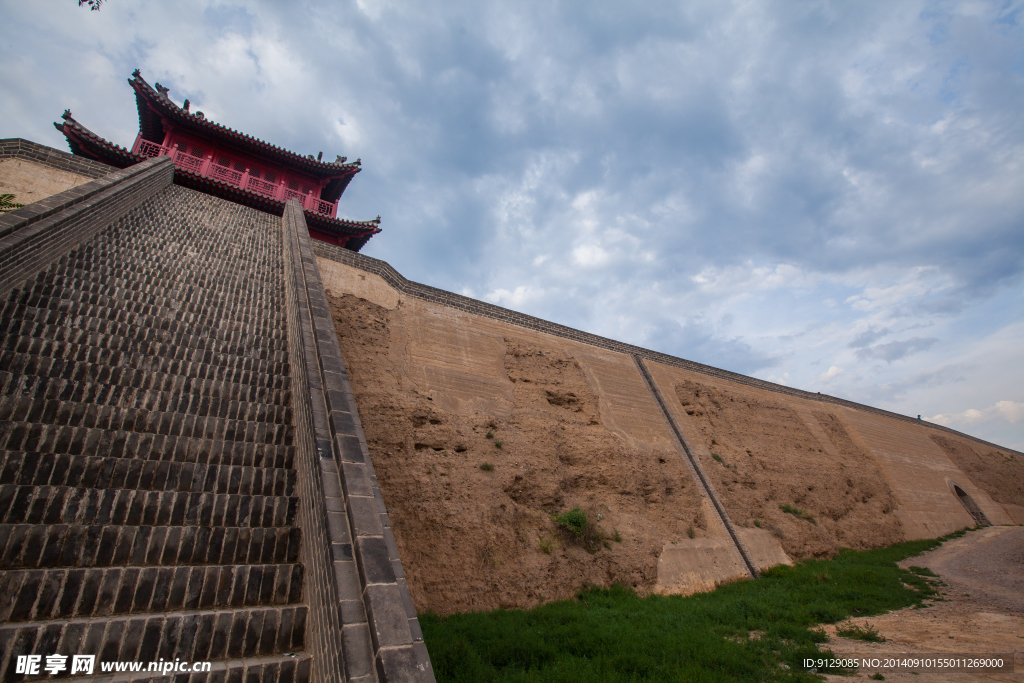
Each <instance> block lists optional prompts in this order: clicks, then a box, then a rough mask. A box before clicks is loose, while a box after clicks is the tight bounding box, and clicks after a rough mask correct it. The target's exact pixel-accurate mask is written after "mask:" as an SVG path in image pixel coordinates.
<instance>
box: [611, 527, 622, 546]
mask: <svg viewBox="0 0 1024 683" xmlns="http://www.w3.org/2000/svg"><path fill="white" fill-rule="evenodd" d="M612 540H613V541H615V542H616V543H622V536H620V535H619V530H618V529H616V530H615V535H614V536H612Z"/></svg>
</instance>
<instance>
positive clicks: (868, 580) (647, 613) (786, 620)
mask: <svg viewBox="0 0 1024 683" xmlns="http://www.w3.org/2000/svg"><path fill="white" fill-rule="evenodd" d="M581 515H582V517H581ZM566 516H569V517H567V518H566V526H568V524H569V523H570V522H572V523H574V524H576V526H577V527H579V525H580V524H581V523H582V520H585V519H586V515H585V513H582V511H580V512H579V513H578V514H577V513H576V511H574V510H570V511H569V512H567V513H564V514H563V515H561V516H560V517H566ZM560 524H561V523H560ZM943 540H944V539H943ZM939 543H940V540H933V541H912V542H908V543H901V544H899V545H895V546H892V547H889V548H882V549H879V550H870V551H864V552H856V551H851V550H843V551H842V552H840V554H839V555H838V556H836V557H835V558H834V559H832V560H811V561H807V562H802V563H800V564H798V565H796V566H794V567H776V568H774V569H770V570H768V571H766V572H764V573H763V574H762V578H760V579H758V580H756V581H739V582H736V583H731V584H728V585H725V586H722V587H720V588H719V589H718V590H716V591H714V592H712V593H703V594H697V595H691V596H687V597H679V596H660V595H652V596H648V597H645V598H640V597H637V595H636V594H635V593H634V592H633V591H632V590H630V589H628V588H623V587H621V586H613V587H611V588H607V589H597V588H595V589H588V590H585V591H582V592H581V593H579V595H578V596H577V597H576V599H574V600H566V601H562V602H555V603H550V604H547V605H543V606H541V607H538V608H536V609H532V610H500V609H499V610H496V611H493V612H478V613H470V614H456V615H451V616H447V617H440V616H437V615H434V614H424V615H421V617H420V623H421V625H422V626H423V632H424V638H425V640H426V644H427V647H428V649H429V650H430V657H431V661H432V662H433V666H434V672H435V674H436V676H437V680H438V681H441V682H447V683H454V682H463V681H465V682H466V683H470V682H474V683H475V682H477V681H493V682H501V683H506V682H508V683H513V682H514V683H527V682H537V683H541V682H552V683H554V682H556V681H557V682H559V683H568V682H571V681H608V682H610V683H618V682H622V683H625V682H626V681H635V682H641V681H649V682H651V683H654V682H658V683H661V682H662V681H706V682H715V681H723V682H724V681H744V682H746V681H749V682H751V683H753V682H754V681H818V680H820V678H818V677H816V676H814V675H812V674H809V673H806V672H805V671H803V670H802V667H801V662H802V659H803V658H804V657H814V656H818V655H819V652H818V644H819V643H822V642H824V641H825V640H826V636H825V634H824V632H822V631H821V630H820V629H818V628H816V626H817V625H818V624H822V623H837V622H840V621H843V620H845V619H848V618H849V617H851V616H855V615H856V616H870V615H876V614H881V613H883V612H886V611H889V610H893V609H900V608H903V607H909V606H912V605H920V604H922V601H923V600H924V599H925V598H929V597H930V596H932V595H933V594H934V593H935V590H934V588H933V587H932V585H931V582H930V581H929V579H928V578H927V577H924V576H919V575H917V574H915V573H914V572H912V571H908V570H905V569H901V568H899V567H898V566H897V565H896V562H898V561H900V560H902V559H904V558H907V557H911V556H913V555H916V554H918V553H921V552H924V551H925V550H929V549H931V548H933V547H935V546H936V545H938V544H939ZM752 632H754V633H755V634H756V635H755V636H754V637H751V634H752ZM830 655H831V653H827V656H830ZM783 664H784V665H786V666H788V667H789V668H788V669H787V668H784V667H783V666H782V665H783ZM834 673H839V672H834Z"/></svg>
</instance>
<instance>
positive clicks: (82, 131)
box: [53, 109, 145, 168]
mask: <svg viewBox="0 0 1024 683" xmlns="http://www.w3.org/2000/svg"><path fill="white" fill-rule="evenodd" d="M61 118H62V119H64V123H63V124H61V123H56V122H54V124H53V127H54V128H56V129H57V130H59V131H60V132H61V133H63V134H64V137H65V138H67V140H68V146H69V147H71V151H72V153H74V154H76V155H78V156H83V157H86V158H89V159H96V160H98V161H102V162H103V163H105V164H110V165H111V166H116V167H117V168H127V167H128V166H133V165H135V164H137V163H139V162H141V161H145V158H144V157H141V156H139V155H138V154H132V152H131V150H128V149H125V148H124V147H121V146H120V145H115V144H114V143H113V142H110V141H109V140H105V139H103V138H101V137H100V136H99V135H96V133H93V132H92V131H91V130H89V129H88V128H86V127H85V126H83V125H82V124H80V123H79V122H78V121H75V119H74V117H72V116H71V110H70V109H65V110H64V113H63V114H62V115H61ZM83 144H84V147H83Z"/></svg>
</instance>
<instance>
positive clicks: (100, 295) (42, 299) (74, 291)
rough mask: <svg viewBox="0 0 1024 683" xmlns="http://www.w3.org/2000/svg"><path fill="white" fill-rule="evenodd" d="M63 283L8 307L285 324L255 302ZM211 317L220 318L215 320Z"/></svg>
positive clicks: (17, 298) (35, 286) (17, 294)
mask: <svg viewBox="0 0 1024 683" xmlns="http://www.w3.org/2000/svg"><path fill="white" fill-rule="evenodd" d="M61 279H62V280H63V282H61V283H46V282H42V281H39V280H36V281H34V282H33V283H32V285H31V286H30V287H28V288H27V289H22V290H16V291H14V292H12V293H11V295H10V296H9V297H8V299H7V307H8V308H10V309H12V310H21V307H25V308H28V309H31V308H49V309H59V310H64V309H67V308H69V307H70V306H76V307H79V308H81V307H97V308H101V309H103V308H119V307H121V306H124V308H125V310H128V311H132V312H134V313H135V314H136V315H152V316H155V317H163V318H168V319H178V320H186V321H191V322H194V323H195V324H196V325H203V326H206V327H213V328H221V327H224V326H233V325H240V326H242V327H255V326H260V327H267V326H268V325H269V326H277V325H280V324H281V320H280V319H279V318H280V316H281V312H280V311H269V310H262V309H260V308H259V307H257V306H256V305H254V304H253V303H252V302H251V301H249V302H238V304H237V305H236V303H235V302H227V301H224V300H223V299H221V298H220V297H216V298H214V297H207V298H206V299H203V298H196V299H191V300H186V301H178V300H176V299H172V298H169V297H166V296H159V295H157V294H154V293H149V292H143V291H140V290H139V288H138V287H132V286H131V284H132V283H126V285H127V286H126V287H125V288H121V287H115V286H113V285H110V284H108V283H99V282H95V281H92V280H78V279H72V278H61ZM211 313H219V314H220V315H216V316H214V315H211Z"/></svg>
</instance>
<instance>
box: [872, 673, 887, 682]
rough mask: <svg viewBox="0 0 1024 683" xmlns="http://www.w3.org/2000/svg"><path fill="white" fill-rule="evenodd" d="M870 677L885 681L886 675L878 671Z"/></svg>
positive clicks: (874, 679)
mask: <svg viewBox="0 0 1024 683" xmlns="http://www.w3.org/2000/svg"><path fill="white" fill-rule="evenodd" d="M870 678H871V680H873V681H884V680H885V676H883V675H882V674H880V673H876V674H875V675H874V676H871V677H870Z"/></svg>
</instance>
